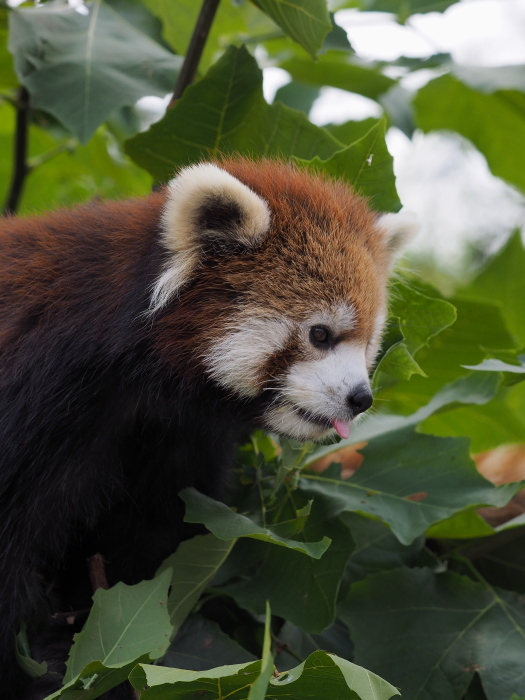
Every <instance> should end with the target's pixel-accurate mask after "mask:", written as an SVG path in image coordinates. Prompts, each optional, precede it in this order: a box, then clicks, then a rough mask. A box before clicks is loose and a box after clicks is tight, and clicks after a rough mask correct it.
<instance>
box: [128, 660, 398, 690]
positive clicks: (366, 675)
mask: <svg viewBox="0 0 525 700" xmlns="http://www.w3.org/2000/svg"><path fill="white" fill-rule="evenodd" d="M260 667H261V662H260V661H258V662H256V663H252V664H248V665H246V664H244V665H241V664H237V665H236V666H220V667H218V668H215V669H212V670H211V671H207V672H203V671H198V672H195V671H181V670H179V669H166V668H161V667H158V666H146V665H141V666H138V667H137V668H136V669H135V670H134V671H133V673H132V674H131V676H130V680H131V682H132V683H133V685H134V686H135V688H137V689H140V690H141V691H142V692H141V695H140V697H141V700H173V698H178V699H179V700H191V698H195V697H201V696H202V697H203V698H210V700H211V698H228V700H243V699H245V698H246V697H247V696H248V693H249V689H250V688H251V686H252V684H253V683H254V682H255V680H256V678H257V677H258V675H259V673H260ZM146 686H147V688H148V689H147V690H142V689H143V688H144V687H146ZM398 694H399V693H398V691H397V690H396V689H395V688H393V687H392V686H391V685H390V684H389V683H387V682H385V681H384V680H383V679H382V678H379V676H376V675H375V674H374V673H370V672H369V671H367V670H366V669H364V668H360V667H359V666H356V665H355V664H353V663H350V662H349V661H346V660H345V659H341V658H339V657H337V656H334V655H332V654H327V653H326V652H324V651H316V652H314V653H313V654H311V655H310V656H309V657H308V658H307V659H306V661H304V662H303V663H302V664H301V665H300V666H297V667H296V668H294V669H291V670H290V671H286V672H285V673H282V674H279V675H277V676H276V677H274V678H271V679H270V687H269V688H268V692H267V695H266V697H267V698H283V699H285V698H286V700H305V698H309V699H311V700H325V699H326V698H327V697H329V698H331V699H333V700H388V698H390V697H392V696H393V695H398Z"/></svg>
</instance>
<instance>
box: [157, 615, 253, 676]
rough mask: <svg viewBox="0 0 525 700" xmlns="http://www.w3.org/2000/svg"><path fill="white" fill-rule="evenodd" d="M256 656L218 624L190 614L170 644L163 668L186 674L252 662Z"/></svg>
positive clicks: (163, 661)
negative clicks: (182, 670) (174, 669)
mask: <svg viewBox="0 0 525 700" xmlns="http://www.w3.org/2000/svg"><path fill="white" fill-rule="evenodd" d="M255 660H256V659H255V656H253V654H251V653H250V652H249V651H246V649H244V648H243V647H241V646H240V644H237V642H235V641H234V640H233V639H231V638H230V637H228V635H227V634H225V633H224V632H223V631H222V630H221V628H220V627H219V625H218V624H216V623H215V622H212V621H211V620H209V619H206V618H205V617H201V616H200V615H190V616H189V617H188V618H187V619H186V621H185V622H184V624H183V625H182V627H181V629H180V630H179V632H178V634H177V636H176V637H175V639H174V640H173V642H172V643H171V644H170V648H169V649H168V651H167V653H166V655H165V656H164V658H163V659H162V665H163V666H168V667H170V668H184V669H187V670H189V671H207V670H209V669H211V668H214V667H215V666H217V664H218V665H219V666H223V665H227V664H233V663H251V662H252V661H255Z"/></svg>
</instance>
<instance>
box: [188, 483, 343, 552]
mask: <svg viewBox="0 0 525 700" xmlns="http://www.w3.org/2000/svg"><path fill="white" fill-rule="evenodd" d="M180 497H181V498H182V500H183V501H184V502H185V503H186V516H185V518H184V519H185V520H186V522H189V523H202V524H204V525H206V527H207V528H208V530H210V532H212V533H213V534H214V535H215V536H216V537H218V538H219V539H221V540H233V539H235V538H237V537H250V538H253V539H256V540H262V541H263V542H271V543H272V544H277V545H279V546H281V547H286V548H287V549H292V550H295V551H296V552H301V553H302V554H307V555H308V556H310V557H313V558H314V559H319V558H320V557H321V556H322V555H323V554H324V553H325V552H326V550H327V549H328V547H329V546H330V540H329V539H328V537H323V539H322V540H321V541H320V542H299V541H297V540H290V539H288V538H286V537H280V536H279V535H278V534H277V533H276V532H275V531H274V530H273V529H272V528H269V527H260V526H259V525H257V524H256V523H255V522H254V521H253V520H250V518H247V517H246V516H245V515H241V514H240V513H235V512H234V511H233V510H231V508H228V506H227V505H225V504H224V503H220V502H219V501H214V500H213V498H209V497H208V496H205V495H204V494H202V493H199V492H198V491H196V490H195V489H184V490H183V491H181V492H180Z"/></svg>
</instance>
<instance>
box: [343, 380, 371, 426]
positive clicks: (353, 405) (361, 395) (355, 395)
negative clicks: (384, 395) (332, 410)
mask: <svg viewBox="0 0 525 700" xmlns="http://www.w3.org/2000/svg"><path fill="white" fill-rule="evenodd" d="M346 400H347V402H348V406H349V407H350V410H351V411H352V417H353V418H355V416H357V415H359V414H360V413H364V411H368V409H369V408H370V406H371V405H372V402H373V400H374V399H373V397H372V394H371V392H370V389H369V388H368V387H367V386H366V385H364V384H361V385H359V386H358V387H357V388H356V389H355V391H353V392H352V393H351V394H348V396H347V399H346Z"/></svg>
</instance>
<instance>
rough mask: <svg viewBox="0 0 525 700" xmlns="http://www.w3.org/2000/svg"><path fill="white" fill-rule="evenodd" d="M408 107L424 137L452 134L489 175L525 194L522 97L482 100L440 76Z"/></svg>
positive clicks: (500, 94)
mask: <svg viewBox="0 0 525 700" xmlns="http://www.w3.org/2000/svg"><path fill="white" fill-rule="evenodd" d="M414 107H415V110H416V122H417V124H418V126H419V127H421V128H422V129H423V130H424V131H431V130H434V129H450V130H452V131H457V132H458V133H459V134H461V135H462V136H464V137H465V138H467V139H469V140H470V141H471V142H472V143H473V144H474V146H476V148H477V149H478V150H479V151H481V153H483V155H484V156H485V158H486V159H487V162H488V164H489V167H490V169H491V170H492V172H493V173H494V175H497V176H499V177H501V178H503V179H504V180H507V181H508V182H510V183H511V184H513V185H516V186H517V187H519V188H521V189H522V190H525V170H524V169H523V167H522V166H521V163H522V162H523V160H524V159H525V117H524V114H525V94H523V93H521V92H517V91H511V90H499V91H497V92H494V93H493V94H484V93H481V92H477V91H476V90H473V89H472V88H470V87H467V86H466V85H465V84H464V83H462V82H461V81H460V80H458V79H457V78H455V77H453V76H452V75H444V76H441V77H440V78H437V79H436V80H432V81H431V82H430V83H428V84H427V85H425V87H423V88H422V89H421V90H420V91H419V92H418V94H417V95H416V98H415V101H414Z"/></svg>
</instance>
